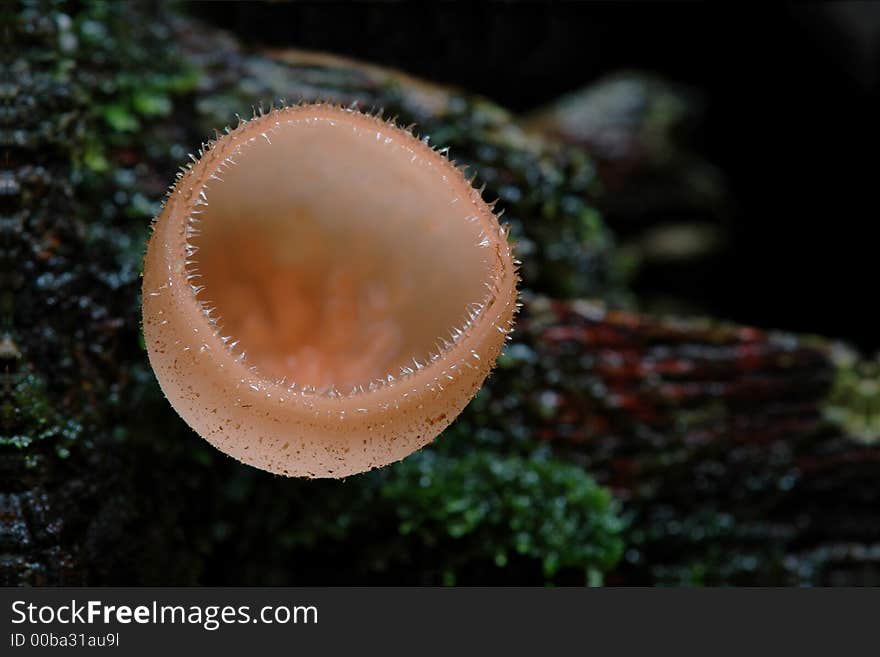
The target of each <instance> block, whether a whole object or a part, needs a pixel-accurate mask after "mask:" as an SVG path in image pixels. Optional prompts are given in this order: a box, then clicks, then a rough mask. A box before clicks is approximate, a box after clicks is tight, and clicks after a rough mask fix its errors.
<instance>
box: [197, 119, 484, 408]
mask: <svg viewBox="0 0 880 657" xmlns="http://www.w3.org/2000/svg"><path fill="white" fill-rule="evenodd" d="M405 137H406V138H405ZM232 160H234V162H235V163H234V164H232V163H229V164H225V165H223V166H222V167H221V168H220V170H219V171H217V172H216V174H217V178H219V179H220V180H218V179H216V178H211V179H210V180H209V184H208V185H207V187H206V189H205V195H206V197H207V199H208V205H207V206H200V207H199V208H198V209H200V210H202V213H201V214H199V215H196V218H197V219H199V220H200V221H198V222H195V223H193V226H194V227H195V228H197V231H196V232H195V234H194V235H193V236H191V237H190V238H189V240H188V243H189V245H190V246H192V247H196V249H195V253H194V255H193V256H192V257H191V260H190V264H189V265H188V268H189V270H190V273H191V274H198V277H194V278H193V279H192V283H193V284H194V285H197V286H201V289H199V291H198V292H197V298H198V299H199V300H200V301H203V302H205V304H206V306H207V307H209V308H212V309H213V311H212V317H214V318H217V319H218V324H219V326H220V327H221V335H222V336H230V340H229V342H228V346H230V347H231V349H232V350H233V352H234V353H235V354H241V353H244V354H245V361H246V362H247V363H248V364H249V365H253V366H255V367H256V368H257V370H258V372H259V373H260V375H261V376H264V377H266V378H270V379H282V378H285V379H286V381H287V382H289V383H290V382H296V383H297V384H298V385H301V386H306V385H309V386H314V387H316V388H327V387H329V386H334V387H335V388H336V389H337V390H339V391H340V392H343V391H348V390H352V389H357V388H358V387H359V386H362V387H364V388H366V387H367V386H368V385H369V383H370V382H372V381H376V380H378V379H382V380H387V377H388V376H389V375H391V376H394V377H395V378H397V377H398V376H399V375H400V374H401V372H402V371H405V370H403V368H407V367H408V368H412V369H416V368H417V366H416V364H415V362H414V360H415V361H417V362H418V363H420V364H421V365H424V364H426V363H427V362H428V361H429V360H430V357H431V355H432V354H437V353H438V352H440V351H442V350H443V349H444V348H446V347H445V346H444V345H446V346H448V345H449V344H450V343H452V342H453V340H452V337H451V331H454V329H456V328H462V327H464V326H465V325H466V324H467V322H468V319H469V316H470V315H471V314H472V313H474V312H479V310H480V308H481V304H484V303H486V302H487V298H488V295H489V289H487V287H488V288H491V277H492V275H493V272H492V271H491V269H492V267H491V263H492V257H491V256H492V253H491V249H490V248H489V240H488V239H486V238H485V237H486V236H485V235H484V233H483V232H482V231H483V230H484V229H485V226H486V224H485V222H484V219H485V217H483V216H480V214H479V213H480V210H479V209H478V208H477V206H475V204H474V202H473V199H472V196H471V191H470V189H469V187H467V186H466V185H465V183H464V181H463V180H462V179H461V176H458V175H453V174H454V173H455V172H454V171H453V170H452V169H451V167H450V166H449V165H448V163H446V162H445V161H444V160H442V159H441V158H440V156H438V155H437V154H436V153H434V152H432V151H430V150H429V149H427V148H426V147H424V146H423V145H421V144H418V143H415V142H414V141H413V140H412V139H409V138H408V137H407V136H406V135H404V134H403V133H400V132H399V131H398V130H397V129H395V128H391V127H388V128H386V129H377V126H376V125H373V124H367V123H364V124H363V125H361V124H360V123H358V122H352V123H348V122H341V121H338V120H331V119H315V118H310V119H300V120H295V121H290V122H287V123H280V124H278V125H276V126H275V127H274V129H273V130H272V131H269V132H267V133H266V134H265V136H263V135H259V134H258V135H257V137H256V138H255V139H251V140H249V141H248V142H247V143H246V144H244V145H243V146H242V148H241V150H240V152H238V153H237V154H235V155H233V156H232ZM487 284H489V285H488V286H487Z"/></svg>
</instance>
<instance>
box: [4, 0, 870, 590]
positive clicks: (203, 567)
mask: <svg viewBox="0 0 880 657" xmlns="http://www.w3.org/2000/svg"><path fill="white" fill-rule="evenodd" d="M4 11H5V12H6V13H4V15H3V20H4V28H5V29H4V35H6V38H7V39H11V42H10V43H7V44H4V45H5V46H8V47H5V48H4V57H6V58H7V60H8V61H5V62H4V66H6V65H8V66H9V67H10V70H11V71H13V73H14V76H13V82H11V83H6V82H4V87H3V89H4V91H3V93H4V94H5V96H8V98H9V99H10V101H11V102H10V103H8V107H9V110H8V111H7V112H5V113H4V118H3V125H2V129H3V133H2V134H3V142H4V150H5V152H6V153H7V157H6V160H5V163H4V165H3V166H4V171H3V178H2V180H0V184H2V192H3V195H2V209H3V212H2V245H3V250H2V252H0V264H2V277H3V279H2V280H3V286H2V296H0V306H2V313H3V314H2V327H0V330H2V332H3V334H2V341H0V364H2V371H3V374H2V375H3V389H4V396H3V403H2V416H0V426H2V436H0V467H2V473H3V479H2V481H3V485H2V487H0V490H2V495H0V518H2V520H3V532H2V534H0V553H2V554H0V573H2V578H3V581H4V583H8V584H80V583H88V584H187V583H213V584H291V583H314V584H326V583H362V582H372V583H450V582H459V583H477V582H499V583H501V582H516V583H542V582H545V581H556V582H563V583H584V582H598V581H601V579H602V577H603V576H605V577H611V578H613V580H614V581H615V582H621V583H642V584H645V583H655V582H680V581H694V582H713V583H714V582H719V583H720V582H736V583H746V582H748V583H795V582H817V581H827V578H828V577H832V578H833V577H838V578H847V577H848V578H851V579H852V580H853V581H861V580H859V577H861V576H862V574H863V570H860V569H861V568H862V565H858V566H857V567H855V568H853V569H849V570H847V569H839V568H838V567H837V565H835V564H838V563H841V562H842V561H847V560H853V559H855V560H857V561H858V560H859V559H861V561H860V562H859V563H860V564H861V563H863V562H865V561H866V560H867V561H868V562H871V559H873V560H874V561H876V557H870V555H871V554H873V552H870V549H871V548H870V546H872V545H873V544H874V543H876V542H877V541H878V535H877V532H876V528H875V527H874V525H875V524H876V523H873V521H871V520H870V516H869V511H870V505H871V501H872V500H874V501H876V495H877V487H876V486H875V485H873V478H872V477H870V475H871V474H872V473H873V472H874V470H872V465H871V463H872V462H873V460H874V459H876V456H877V454H876V452H875V450H874V448H872V447H870V446H865V445H864V443H859V442H858V441H857V440H855V439H853V438H849V437H847V435H846V434H845V433H844V432H842V431H840V430H838V429H836V428H835V426H833V425H829V424H828V423H827V422H826V421H825V419H824V418H823V415H822V413H823V410H822V409H823V406H824V404H825V400H826V398H827V397H828V394H829V392H828V391H829V389H830V388H831V385H832V380H833V379H834V376H835V372H839V369H835V365H834V363H833V362H832V355H833V351H832V348H831V347H830V346H829V345H828V344H827V343H825V342H823V341H821V340H813V339H803V338H799V337H796V336H780V335H771V334H765V333H763V332H760V331H754V330H751V329H745V328H741V327H730V326H721V325H717V324H713V323H694V322H681V321H673V320H668V321H667V320H659V319H651V318H648V317H642V316H637V315H625V314H619V313H615V312H610V313H609V312H608V311H607V310H606V308H619V307H627V306H632V304H633V300H632V299H631V297H630V295H629V294H628V293H627V290H626V285H625V272H626V263H625V258H622V257H620V255H619V253H618V252H617V250H616V249H615V245H614V240H613V239H612V236H611V232H610V231H609V230H608V228H607V226H606V225H605V223H604V222H603V220H602V216H601V214H600V212H599V211H598V210H597V209H596V204H595V202H594V200H595V198H596V195H597V194H598V193H599V191H600V189H601V181H600V180H599V179H598V178H597V173H596V171H597V170H596V167H595V166H594V163H593V160H592V159H591V157H590V156H589V155H588V154H587V153H586V152H585V151H584V150H582V149H580V148H576V147H568V146H562V145H560V144H558V143H556V142H554V141H552V140H547V139H545V138H543V137H539V136H535V135H534V134H531V133H529V132H527V131H526V130H524V129H523V128H522V127H521V126H520V125H519V124H518V122H517V121H516V119H515V118H514V117H512V116H511V115H509V114H508V113H507V112H505V111H504V110H502V109H500V108H498V107H497V106H495V105H493V104H492V103H489V102H487V101H485V100H482V99H479V98H474V97H472V96H469V95H467V94H465V93H462V92H458V91H456V90H449V89H442V88H438V87H434V86H431V85H425V84H424V83H421V82H418V81H414V80H412V79H409V78H407V77H406V76H402V75H400V74H397V73H394V72H390V71H386V70H383V69H377V68H373V67H366V66H363V65H360V64H354V63H351V62H344V61H340V60H335V59H332V58H330V59H327V58H319V57H315V56H313V55H309V54H305V53H298V52H284V53H273V54H272V56H271V57H270V56H268V55H266V54H257V53H251V52H248V51H245V50H243V49H242V48H241V47H240V46H239V45H238V44H237V43H235V42H234V41H233V40H232V39H230V38H229V37H228V36H225V35H223V34H219V33H217V32H215V31H213V30H210V29H207V28H205V27H203V26H200V25H198V24H195V23H192V22H189V21H187V20H184V19H181V18H179V17H177V16H174V15H172V14H171V13H169V12H168V11H167V9H166V8H165V6H164V5H161V4H158V5H152V4H148V3H139V4H138V5H136V6H135V5H129V4H123V3H118V4H117V3H94V4H91V3H84V4H82V5H77V8H76V10H75V11H73V10H71V9H70V8H69V6H66V5H62V4H60V3H24V4H21V5H18V6H17V7H16V8H15V10H14V11H6V10H4ZM67 12H70V13H67ZM7 26H8V28H7ZM317 98H320V99H327V100H332V101H336V102H340V103H345V104H348V103H351V102H355V101H356V102H358V103H359V105H360V107H361V108H363V109H376V110H378V109H379V108H383V109H384V112H385V114H386V115H389V116H394V115H397V117H398V121H399V122H401V123H403V124H409V123H416V124H417V125H416V128H415V129H416V131H417V132H418V133H419V134H421V135H425V136H428V135H430V137H431V139H432V143H435V144H438V145H443V146H449V147H450V148H451V156H452V158H453V159H455V160H458V161H460V162H461V163H466V164H468V165H471V166H472V167H473V169H474V171H475V172H476V173H477V174H478V181H484V182H485V183H486V184H487V189H486V196H487V197H488V198H495V197H497V198H499V202H500V205H501V207H502V208H503V209H504V210H505V215H504V218H505V220H507V221H508V222H509V223H510V225H511V227H512V230H513V233H514V235H515V236H516V237H517V239H518V240H519V248H518V250H519V255H520V257H521V258H522V260H523V261H524V264H523V270H522V273H523V278H524V284H523V285H524V289H525V290H526V293H527V308H526V312H525V314H524V316H523V320H522V324H521V327H520V328H519V330H518V331H517V332H516V333H515V336H514V337H515V339H514V341H513V343H512V344H511V345H510V348H509V349H508V351H507V353H506V355H505V356H503V357H502V360H501V362H500V363H499V368H498V369H497V371H496V373H495V374H494V375H493V376H492V377H491V378H490V380H489V383H488V384H487V386H486V387H485V388H484V390H483V391H481V393H480V394H479V395H478V396H477V398H476V399H475V400H474V402H473V403H472V404H471V406H470V407H469V408H468V409H467V411H466V412H465V413H464V414H463V416H462V418H461V419H460V420H459V421H458V422H456V423H455V424H454V425H453V426H452V427H451V428H450V429H449V430H448V431H447V432H446V433H445V434H444V435H443V436H442V437H441V438H440V439H439V440H438V441H437V443H436V444H435V445H434V446H433V447H432V448H430V449H427V450H424V451H422V452H420V453H419V454H416V455H414V456H413V457H410V458H409V459H407V460H406V461H404V462H402V463H399V464H396V465H394V466H391V467H389V468H386V469H383V470H381V471H378V472H373V473H369V474H367V475H363V476H359V477H354V478H351V479H350V480H347V481H343V482H329V481H315V482H304V481H291V480H285V479H279V478H276V477H272V476H271V475H268V474H266V473H263V472H259V471H256V470H253V469H250V468H247V467H245V466H242V465H240V464H238V463H236V462H234V461H232V460H231V459H228V458H227V457H225V456H223V455H222V454H220V453H219V452H217V451H216V450H214V449H212V448H211V447H209V446H208V445H207V444H206V443H204V442H203V441H201V440H200V439H199V438H198V437H197V436H195V435H194V434H193V433H192V432H191V431H190V430H189V429H188V428H187V427H186V426H185V425H184V424H183V422H182V421H181V420H180V419H179V418H178V417H177V416H176V415H175V414H174V413H173V411H172V410H171V409H170V407H169V406H168V404H167V403H166V402H165V400H164V399H163V398H162V395H161V393H160V391H159V389H158V386H157V385H156V383H155V380H154V379H153V377H152V373H151V371H150V369H149V366H148V364H147V360H146V354H145V352H144V350H143V346H142V344H141V338H140V332H139V299H138V282H139V279H138V273H139V268H140V261H141V258H142V254H143V248H144V244H145V239H146V236H147V229H148V228H147V227H148V225H149V220H150V217H151V216H152V215H153V214H154V213H155V210H156V208H157V204H158V202H159V200H160V199H161V196H162V191H163V190H164V188H165V186H166V185H167V184H168V183H169V182H170V181H171V180H172V179H173V175H174V171H175V169H176V167H177V166H178V165H179V164H180V163H182V162H183V161H185V158H186V153H187V151H191V150H195V149H196V148H197V145H198V143H199V140H200V139H204V138H206V137H207V136H210V135H211V132H210V131H211V130H212V129H213V128H221V127H222V126H223V125H224V124H226V123H228V122H229V121H231V120H234V118H233V117H234V113H235V112H240V113H242V114H243V115H245V116H246V115H249V114H250V113H251V112H252V111H253V109H252V104H253V103H259V102H261V101H262V102H263V103H266V104H269V103H272V102H278V101H279V100H280V99H285V100H286V101H288V102H298V101H300V100H313V99H317ZM579 297H589V298H591V299H593V301H592V302H591V304H585V303H584V302H578V301H572V299H576V298H579ZM551 299H557V300H555V301H554V300H551ZM566 299H567V300H568V301H566ZM597 304H600V305H597ZM601 304H605V305H601ZM837 380H838V384H837V387H836V388H835V390H836V391H837V392H836V393H835V394H836V397H835V396H832V398H833V399H835V400H836V401H835V408H836V409H837V410H838V411H840V412H839V413H838V416H840V414H841V413H842V412H845V411H847V409H849V408H850V407H849V400H851V399H852V393H851V392H847V390H846V389H845V388H842V387H841V386H842V385H851V384H852V382H851V381H850V383H849V384H847V383H846V381H844V383H840V381H842V379H840V378H839V377H838V379H837ZM847 381H849V379H847ZM587 472H589V473H591V474H590V475H588V474H587ZM591 475H592V476H595V477H596V478H597V479H598V480H599V482H600V484H601V485H599V484H597V483H596V482H595V481H594V479H593V478H592V477H591ZM603 486H604V487H603ZM609 489H610V490H613V491H614V493H615V494H616V499H614V498H612V497H611V496H610V495H609V494H608V490H609ZM695 498H696V502H695ZM844 506H846V507H847V508H848V509H849V510H850V513H849V515H848V516H847V517H849V518H858V522H854V523H853V525H852V526H849V525H848V526H846V527H843V526H841V524H840V523H835V522H833V521H832V522H829V521H828V519H829V518H832V517H833V516H832V515H831V514H829V513H826V511H828V510H829V509H832V510H833V509H836V508H838V507H840V508H842V507H844ZM804 517H807V518H808V520H807V521H805V520H804ZM860 549H861V551H859V550H860ZM866 550H867V551H866ZM841 555H843V556H841ZM852 555H856V556H852ZM859 555H862V556H859ZM864 555H869V556H868V557H864ZM622 556H623V559H622V560H621V557H622ZM615 564H617V565H615ZM827 564H832V565H827ZM608 573H610V574H608ZM829 573H831V574H829ZM841 573H842V574H841ZM823 578H825V579H823Z"/></svg>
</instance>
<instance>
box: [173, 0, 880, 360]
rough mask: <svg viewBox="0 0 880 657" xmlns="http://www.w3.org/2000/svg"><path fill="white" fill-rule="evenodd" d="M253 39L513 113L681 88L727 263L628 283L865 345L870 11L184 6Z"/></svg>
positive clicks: (871, 212) (871, 320)
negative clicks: (608, 90) (695, 117)
mask: <svg viewBox="0 0 880 657" xmlns="http://www.w3.org/2000/svg"><path fill="white" fill-rule="evenodd" d="M188 7H189V10H190V12H191V13H193V14H195V15H197V16H201V17H203V18H206V19H208V20H210V21H211V22H213V23H215V24H217V25H220V26H222V27H225V28H227V29H230V30H232V31H234V32H235V33H236V34H238V35H239V36H240V37H242V38H244V39H245V40H247V41H249V42H251V43H254V44H256V45H270V46H295V47H301V48H310V49H318V50H325V51H329V52H333V53H337V54H343V55H349V56H354V57H358V58H362V59H366V60H370V61H373V62H376V63H380V64H385V65H390V66H393V67H396V68H399V69H403V70H405V71H408V72H411V73H414V74H416V75H419V76H422V77H425V78H428V79H430V80H434V81H437V82H446V83H451V84H454V85H457V86H461V87H464V88H466V89H469V90H472V91H475V92H478V93H480V94H484V95H486V96H488V97H490V98H492V99H494V100H496V101H498V102H499V103H501V104H502V105H505V106H507V107H509V108H511V109H513V110H517V111H528V110H531V109H534V108H537V107H540V106H541V105H544V104H546V103H548V102H549V101H551V100H553V99H554V98H556V97H557V96H559V95H560V94H562V93H564V92H566V91H570V90H574V89H577V88H578V87H581V86H584V85H586V84H589V83H590V82H592V81H594V80H596V79H597V78H598V77H600V76H601V75H603V74H606V73H609V72H613V71H616V70H619V69H639V70H648V71H652V72H655V73H659V74H661V75H663V76H665V77H666V78H668V79H670V80H673V81H676V82H681V83H684V84H687V85H691V86H693V87H695V88H696V89H698V90H699V91H700V92H701V94H702V95H703V97H704V99H705V101H706V107H705V120H704V123H703V125H702V128H701V129H700V130H699V131H698V132H697V133H696V134H695V135H694V137H693V138H694V145H695V147H696V149H697V150H698V151H699V152H700V153H702V154H703V155H704V156H706V157H707V158H708V159H710V160H711V161H712V162H714V163H715V164H716V165H718V166H719V167H720V169H721V170H722V171H723V172H724V174H725V176H726V177H727V180H728V184H729V187H730V191H731V196H732V199H733V203H732V206H731V209H730V210H731V221H732V226H733V240H732V245H731V248H730V249H729V250H728V255H726V256H724V257H719V258H717V259H716V260H715V261H714V263H713V264H712V266H711V267H710V268H709V269H708V270H707V271H705V272H703V271H701V273H700V276H692V277H688V278H687V279H686V281H685V282H684V283H682V281H681V280H679V279H676V280H674V281H673V280H670V281H664V280H652V281H644V280H642V281H640V283H639V285H641V286H643V287H645V286H648V287H653V288H656V289H660V290H664V288H665V289H666V291H669V292H672V293H674V294H677V295H679V296H682V297H684V298H686V299H690V300H693V301H695V302H697V303H698V304H699V305H700V306H701V307H704V308H706V309H707V310H708V311H710V312H712V313H714V314H716V315H718V316H721V317H725V318H729V319H733V320H737V321H741V322H747V323H753V324H758V325H761V326H767V327H777V328H785V329H791V330H796V331H806V332H816V333H822V334H827V335H830V336H835V337H842V338H846V339H849V340H852V341H854V342H855V343H856V344H857V345H858V346H860V347H861V348H863V349H865V350H867V351H874V350H876V349H877V348H878V347H880V331H878V321H877V319H876V317H877V315H878V312H877V310H876V308H875V306H876V297H877V292H876V287H875V286H874V281H875V280H876V278H877V273H876V272H877V269H878V267H877V265H876V264H875V261H876V260H877V251H878V247H877V223H878V219H880V212H878V203H877V191H878V185H877V181H878V165H877V162H878V146H880V140H878V129H877V119H878V116H880V112H878V109H880V107H878V96H877V90H876V89H877V73H878V67H877V60H878V56H880V51H878V41H880V4H873V3H835V4H833V5H832V4H828V5H823V4H807V5H798V6H786V5H781V4H780V5H766V4H762V5H760V6H758V5H754V6H740V7H721V8H719V7H717V6H715V5H710V4H691V3H688V4H659V3H655V4H650V5H642V4H633V3H614V4H592V3H589V4H564V5H561V4H556V3H535V4H531V3H497V4H488V5H477V4H457V5H449V4H444V5H437V6H429V7H423V6H419V5H408V4H397V3H383V4H371V3H359V4H353V5H348V4H346V5H339V4H334V3H320V4H312V3H278V2H274V3H238V2H233V3H230V2H222V3H199V4H194V5H189V6H188Z"/></svg>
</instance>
